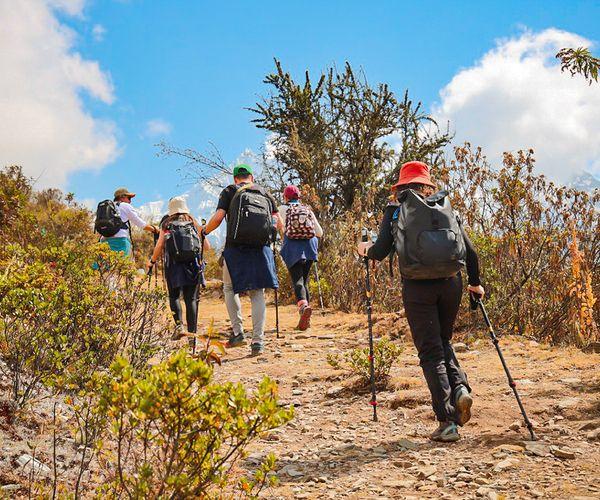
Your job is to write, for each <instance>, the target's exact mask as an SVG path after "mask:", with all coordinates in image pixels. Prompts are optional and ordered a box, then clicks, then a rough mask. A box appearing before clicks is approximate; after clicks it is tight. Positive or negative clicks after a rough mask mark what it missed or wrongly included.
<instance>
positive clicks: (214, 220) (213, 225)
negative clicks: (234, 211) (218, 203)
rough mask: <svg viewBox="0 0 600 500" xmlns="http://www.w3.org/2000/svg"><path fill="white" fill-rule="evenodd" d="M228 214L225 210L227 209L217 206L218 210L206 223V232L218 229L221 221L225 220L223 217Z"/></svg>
mask: <svg viewBox="0 0 600 500" xmlns="http://www.w3.org/2000/svg"><path fill="white" fill-rule="evenodd" d="M226 215H227V212H225V210H223V209H222V208H217V211H216V212H215V213H214V214H213V216H212V217H211V218H210V220H209V221H208V222H207V223H206V226H204V234H210V233H212V232H213V231H214V230H215V229H217V228H218V227H219V226H220V225H221V222H223V219H224V218H225V216H226Z"/></svg>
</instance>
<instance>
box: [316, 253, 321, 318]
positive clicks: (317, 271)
mask: <svg viewBox="0 0 600 500" xmlns="http://www.w3.org/2000/svg"><path fill="white" fill-rule="evenodd" d="M315 278H316V280H317V290H318V291H319V305H320V306H321V309H323V294H322V293H321V280H320V279H319V265H318V264H317V261H316V260H315Z"/></svg>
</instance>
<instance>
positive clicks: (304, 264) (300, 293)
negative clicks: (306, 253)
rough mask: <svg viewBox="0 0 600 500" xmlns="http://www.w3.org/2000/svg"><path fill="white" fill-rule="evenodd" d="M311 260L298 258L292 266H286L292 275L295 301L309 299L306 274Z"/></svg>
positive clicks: (308, 271) (311, 262)
mask: <svg viewBox="0 0 600 500" xmlns="http://www.w3.org/2000/svg"><path fill="white" fill-rule="evenodd" d="M313 262H314V261H313V260H304V259H302V260H299V261H298V262H296V263H295V264H294V265H293V266H292V267H288V271H289V272H290V276H291V277H292V285H293V286H294V293H295V294H296V301H297V302H298V301H300V300H306V301H307V302H308V301H309V299H310V295H309V293H308V275H309V273H310V268H311V266H312V264H313Z"/></svg>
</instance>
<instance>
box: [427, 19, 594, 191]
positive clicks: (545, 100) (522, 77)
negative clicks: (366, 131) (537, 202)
mask: <svg viewBox="0 0 600 500" xmlns="http://www.w3.org/2000/svg"><path fill="white" fill-rule="evenodd" d="M590 45H591V42H590V41H589V40H586V39H585V38H583V37H581V36H579V35H576V34H574V33H568V32H566V31H560V30H557V29H547V30H545V31H542V32H539V33H532V32H524V33H523V34H521V36H519V37H516V38H511V39H505V40H500V41H498V43H497V46H496V48H494V49H492V50H490V51H489V52H487V53H486V54H485V55H484V56H483V58H482V59H481V60H480V61H478V62H477V63H476V64H475V65H474V66H472V67H470V68H467V69H463V70H461V71H459V72H458V73H457V74H456V75H455V76H454V78H453V79H452V80H451V81H450V83H449V84H448V85H446V87H444V88H443V89H442V91H441V92H440V96H441V102H440V103H439V104H438V105H436V106H434V108H433V114H434V115H435V116H436V118H437V119H438V123H440V124H441V125H444V124H445V123H446V121H447V120H450V124H451V127H452V128H453V129H455V130H456V139H455V143H456V144H460V143H461V142H463V141H465V140H468V141H469V142H471V143H472V144H473V145H477V146H482V147H483V148H484V151H485V152H486V154H487V155H488V158H490V159H491V160H493V161H495V162H498V161H499V159H500V158H501V153H502V152H503V151H514V150H517V149H526V148H530V147H531V148H533V149H534V150H535V155H536V159H537V163H536V165H537V169H538V170H539V171H542V172H544V173H545V174H547V175H548V176H550V177H552V178H554V179H558V180H563V181H564V180H568V179H569V178H571V177H572V176H573V175H575V174H577V173H580V172H581V171H582V170H588V171H591V172H594V173H596V174H600V120H598V116H600V87H598V85H592V86H589V85H588V84H587V83H586V82H585V80H584V79H583V78H582V77H578V76H575V77H573V78H572V77H571V76H570V74H569V73H561V71H560V67H559V65H558V64H557V60H556V59H555V58H554V56H555V54H556V52H558V50H559V49H561V48H563V47H580V46H587V47H589V46H590Z"/></svg>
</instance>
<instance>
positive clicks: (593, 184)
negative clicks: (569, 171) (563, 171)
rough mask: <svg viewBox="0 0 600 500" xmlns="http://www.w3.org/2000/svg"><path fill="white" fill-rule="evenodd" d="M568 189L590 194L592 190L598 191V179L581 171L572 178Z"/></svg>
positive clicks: (599, 184) (599, 185) (599, 183)
mask: <svg viewBox="0 0 600 500" xmlns="http://www.w3.org/2000/svg"><path fill="white" fill-rule="evenodd" d="M569 187H572V188H575V189H578V190H580V191H587V192H589V193H590V192H592V191H593V190H594V189H600V179H598V178H597V177H595V176H594V175H592V174H590V173H589V172H586V171H583V172H581V173H580V174H577V175H576V176H574V177H573V179H572V180H571V182H569Z"/></svg>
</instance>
